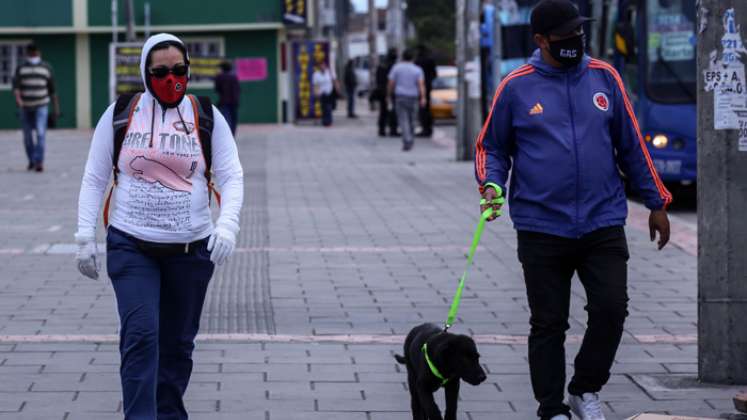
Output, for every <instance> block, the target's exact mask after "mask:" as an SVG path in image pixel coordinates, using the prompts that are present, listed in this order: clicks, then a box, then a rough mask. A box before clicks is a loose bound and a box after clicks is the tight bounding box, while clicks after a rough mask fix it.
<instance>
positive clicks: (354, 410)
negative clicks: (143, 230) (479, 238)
mask: <svg viewBox="0 0 747 420" xmlns="http://www.w3.org/2000/svg"><path fill="white" fill-rule="evenodd" d="M338 121H339V124H338V125H336V126H335V127H333V128H329V129H324V128H321V127H292V126H244V127H241V128H240V132H239V140H238V142H239V149H240V153H241V158H242V161H243V163H244V167H245V173H246V185H247V193H246V206H245V208H244V210H243V215H242V216H243V219H242V233H241V235H240V238H239V244H238V245H239V249H238V251H237V254H236V255H235V257H234V258H232V260H231V261H230V262H229V263H228V264H227V265H225V266H223V267H220V268H219V270H218V271H217V274H216V276H215V278H214V279H213V282H212V284H211V288H210V296H209V297H208V301H207V302H206V306H205V313H204V316H203V326H202V333H203V334H204V335H202V336H201V338H200V343H199V344H198V348H197V351H196V353H195V360H196V364H195V373H194V375H193V380H192V383H191V385H190V388H189V390H188V409H189V410H190V412H191V413H192V415H191V418H194V419H211V420H212V419H272V420H278V419H280V420H285V419H288V420H290V419H325V420H327V419H330V420H336V419H346V420H357V419H367V420H375V419H387V420H399V419H408V418H411V416H410V415H409V411H408V410H409V399H408V398H409V397H408V394H407V393H406V387H405V382H406V379H405V374H404V372H403V369H402V367H400V366H399V365H397V364H396V363H395V361H394V360H393V358H392V354H393V353H394V352H400V351H401V350H400V347H401V344H400V343H401V340H402V336H403V335H404V334H406V333H407V331H408V330H409V329H410V328H411V327H412V326H414V325H416V324H418V323H421V322H425V321H431V322H442V321H443V319H444V318H445V316H446V312H447V309H448V304H449V301H450V298H451V296H452V294H453V292H454V288H455V287H456V280H457V279H458V277H459V275H460V274H461V271H462V270H463V268H464V263H465V251H466V247H467V245H468V244H469V241H470V238H471V234H472V230H473V229H474V225H475V223H476V221H477V219H476V218H477V215H478V214H477V206H476V204H477V201H478V196H477V193H476V188H475V185H474V180H473V175H472V165H471V164H470V163H461V162H459V163H458V162H455V161H454V159H453V155H454V153H453V150H452V147H451V145H450V144H449V141H448V139H446V138H444V137H443V136H441V138H440V139H438V141H427V140H426V141H421V140H420V139H419V140H418V142H417V144H416V147H415V149H414V150H413V151H412V152H411V153H408V154H405V153H402V152H401V151H400V142H399V140H398V139H392V138H377V137H375V136H374V134H375V129H374V128H373V118H372V117H370V116H364V117H363V118H362V119H361V120H357V121H348V120H344V119H342V120H340V119H339V118H338ZM0 141H1V142H4V143H5V144H6V150H7V152H6V156H7V158H6V160H5V161H4V163H3V164H2V165H1V166H0V172H2V174H3V178H4V181H3V188H2V191H0V199H2V201H3V202H4V203H5V205H4V206H2V207H0V231H2V233H3V235H2V236H1V237H0V375H2V378H3V380H2V381H0V420H1V419H14V420H17V419H65V420H72V419H96V420H101V419H118V418H121V402H120V395H119V390H120V387H119V383H118V377H117V369H118V365H117V362H118V354H117V347H116V333H117V319H116V312H115V308H114V298H113V294H112V290H111V287H110V285H109V284H108V281H107V279H106V278H104V279H102V280H100V281H98V282H96V281H91V280H88V279H84V278H82V277H81V276H80V275H78V273H77V271H76V270H75V267H74V264H73V261H72V258H73V252H74V246H73V245H72V244H71V242H72V240H71V238H72V233H73V232H74V230H75V224H76V206H77V191H78V188H79V183H80V177H81V173H82V166H83V163H84V161H85V158H86V153H87V147H88V144H89V141H90V133H89V132H83V131H53V132H51V133H50V135H49V139H48V143H49V146H48V149H49V150H48V161H47V164H46V168H47V171H46V172H45V173H43V174H35V173H27V172H26V171H25V170H24V169H25V164H24V162H23V157H22V147H21V139H20V134H19V133H16V132H2V133H0ZM646 217H647V213H646V212H645V210H643V209H642V208H641V207H640V206H639V205H636V204H631V219H630V221H629V226H628V229H627V233H628V239H629V244H630V249H631V260H630V297H631V303H630V317H629V318H628V321H627V324H626V331H625V337H624V343H623V345H622V346H621V349H620V352H619V354H618V358H617V363H616V365H615V367H614V372H613V373H614V374H613V376H612V379H611V380H610V384H609V385H608V386H607V387H606V388H605V390H604V393H603V398H604V400H605V401H606V406H605V410H606V412H607V413H608V416H609V417H608V418H609V419H622V418H625V417H627V416H630V415H632V414H635V413H638V412H642V411H657V412H676V413H679V414H683V415H704V416H705V415H707V416H711V417H718V415H719V414H720V413H725V412H731V411H732V408H731V402H730V398H731V397H732V396H733V394H734V389H733V388H731V389H730V388H722V387H703V386H701V385H699V384H697V383H694V382H693V379H692V378H694V377H695V374H696V371H697V364H696V336H695V334H696V323H695V322H696V315H697V312H696V258H695V256H694V252H695V250H696V247H695V243H694V229H693V227H692V224H688V223H684V222H679V221H675V224H674V227H675V229H676V235H675V236H674V241H675V243H673V244H672V246H669V247H667V248H666V249H665V250H663V251H661V252H658V251H656V250H655V246H654V245H653V244H652V243H650V242H649V240H648V237H647V236H648V233H647V224H646ZM100 241H101V242H103V236H102V235H101V234H100ZM515 248H516V243H515V233H514V231H513V229H512V228H511V225H510V223H509V221H508V219H507V218H504V219H501V220H499V221H498V222H495V223H492V224H491V225H490V227H489V229H488V230H487V231H486V234H485V236H484V240H483V243H482V246H481V248H480V251H479V252H478V255H477V257H476V265H475V267H474V269H473V270H472V272H471V275H470V278H469V280H468V284H467V289H466V290H465V297H464V299H463V304H462V309H461V311H460V313H459V323H458V324H457V325H456V326H455V327H454V331H456V332H461V333H467V334H472V335H474V336H476V338H477V339H478V342H479V343H480V353H481V354H482V355H483V359H482V360H483V362H484V364H485V366H486V368H487V370H488V372H489V379H488V381H487V382H486V383H485V384H483V385H481V386H479V387H477V388H472V387H469V386H464V387H463V388H462V393H461V398H462V401H461V404H460V412H461V414H460V419H471V420H483V419H485V420H487V419H506V420H514V419H516V420H518V419H522V420H524V419H527V420H529V419H533V418H534V411H535V410H536V404H535V402H534V401H533V398H532V393H531V387H530V385H529V377H528V374H527V369H528V368H527V364H526V345H525V342H526V339H525V335H526V333H527V331H528V309H527V304H526V297H525V291H524V286H523V280H522V278H521V275H520V267H519V264H518V261H517V259H516V255H515V254H516V250H515ZM583 306H584V294H583V291H582V290H581V288H580V287H578V284H577V282H576V284H575V285H574V293H573V301H572V322H571V330H570V331H569V334H570V337H569V344H568V349H569V355H568V361H569V362H572V355H573V354H574V352H575V350H576V349H577V348H578V341H579V337H580V335H581V334H583V331H584V324H585V320H586V317H585V313H584V311H583ZM569 368H570V366H569ZM673 386H676V387H678V388H679V389H678V390H676V391H673V390H672V389H671V387H673Z"/></svg>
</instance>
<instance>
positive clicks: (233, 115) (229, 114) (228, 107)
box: [215, 61, 241, 136]
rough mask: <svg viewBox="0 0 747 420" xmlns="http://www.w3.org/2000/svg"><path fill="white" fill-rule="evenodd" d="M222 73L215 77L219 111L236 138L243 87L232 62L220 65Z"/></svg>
mask: <svg viewBox="0 0 747 420" xmlns="http://www.w3.org/2000/svg"><path fill="white" fill-rule="evenodd" d="M220 68H221V73H220V74H219V75H217V76H215V91H216V92H217V93H218V110H219V111H220V113H221V114H223V116H224V117H225V118H226V122H228V126H229V127H231V133H233V135H234V136H236V124H237V123H238V119H239V96H240V95H241V85H240V84H239V79H238V78H237V77H236V74H234V73H233V71H232V70H233V66H232V65H231V62H230V61H224V62H223V63H221V65H220Z"/></svg>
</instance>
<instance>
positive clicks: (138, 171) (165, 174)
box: [130, 156, 196, 193]
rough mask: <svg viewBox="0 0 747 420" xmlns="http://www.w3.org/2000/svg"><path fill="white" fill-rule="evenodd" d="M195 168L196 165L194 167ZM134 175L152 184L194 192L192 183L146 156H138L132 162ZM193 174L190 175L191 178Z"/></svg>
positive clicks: (131, 166)
mask: <svg viewBox="0 0 747 420" xmlns="http://www.w3.org/2000/svg"><path fill="white" fill-rule="evenodd" d="M192 166H193V167H195V166H196V165H192ZM130 168H132V170H133V173H132V175H133V176H134V177H135V178H136V179H139V180H140V181H144V182H149V183H151V184H153V183H156V182H158V183H159V184H161V185H163V186H164V187H166V188H168V189H171V190H174V191H181V192H187V193H188V192H192V183H191V182H189V181H187V180H186V179H184V178H182V177H181V176H179V174H177V173H176V172H174V170H173V169H171V168H169V167H168V166H166V165H164V164H163V163H161V162H158V161H155V160H150V159H148V158H146V157H145V156H137V157H136V158H135V159H133V160H131V161H130ZM191 176H192V174H190V175H189V177H191Z"/></svg>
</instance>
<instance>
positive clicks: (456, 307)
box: [444, 197, 505, 332]
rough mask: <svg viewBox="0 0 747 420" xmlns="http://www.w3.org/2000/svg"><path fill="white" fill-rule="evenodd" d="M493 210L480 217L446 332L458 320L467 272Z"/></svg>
mask: <svg viewBox="0 0 747 420" xmlns="http://www.w3.org/2000/svg"><path fill="white" fill-rule="evenodd" d="M504 202H505V200H504V199H503V197H498V198H496V199H494V200H493V201H491V204H501V205H502V204H503V203H504ZM487 203H488V202H487V201H486V200H485V199H484V198H483V199H482V200H480V205H481V206H484V205H486V204H487ZM493 211H494V210H493V208H492V207H490V208H488V209H486V210H485V211H484V212H482V215H481V216H480V221H479V222H478V223H477V229H475V235H474V236H473V237H472V245H471V246H470V248H469V254H467V267H465V268H464V273H463V274H462V277H461V278H460V279H459V286H457V290H456V293H455V294H454V299H453V300H452V301H451V308H450V309H449V316H448V317H447V318H446V324H445V325H444V332H446V331H448V330H449V328H451V326H452V325H454V320H455V319H456V315H457V312H458V311H459V304H460V303H461V300H462V291H463V290H464V282H465V281H466V280H467V272H468V271H469V268H470V266H472V261H473V260H474V258H475V251H477V245H478V244H479V243H480V239H481V238H482V232H483V231H484V230H485V222H487V220H488V219H489V218H490V217H491V216H492V215H493ZM500 215H501V211H500V210H497V211H496V216H500Z"/></svg>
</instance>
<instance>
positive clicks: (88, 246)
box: [75, 233, 99, 280]
mask: <svg viewBox="0 0 747 420" xmlns="http://www.w3.org/2000/svg"><path fill="white" fill-rule="evenodd" d="M75 241H76V242H77V243H78V253H77V254H76V255H75V261H77V262H78V271H80V273H81V274H83V275H84V276H86V277H88V278H89V279H93V280H98V279H99V265H98V262H97V261H96V237H95V236H93V237H91V236H82V235H79V234H77V233H76V234H75Z"/></svg>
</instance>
